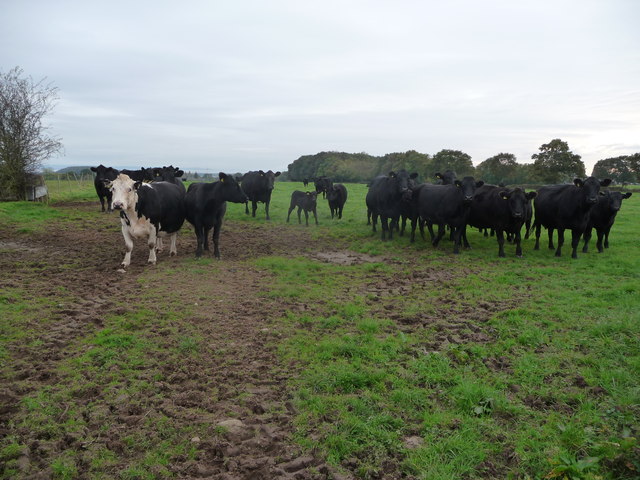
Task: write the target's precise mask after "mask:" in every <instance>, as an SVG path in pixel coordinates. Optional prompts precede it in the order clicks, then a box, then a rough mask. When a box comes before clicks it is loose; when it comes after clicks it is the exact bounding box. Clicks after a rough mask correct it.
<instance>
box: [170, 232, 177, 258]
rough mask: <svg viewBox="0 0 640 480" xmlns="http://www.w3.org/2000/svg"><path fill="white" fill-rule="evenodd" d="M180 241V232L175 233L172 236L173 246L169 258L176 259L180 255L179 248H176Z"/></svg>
mask: <svg viewBox="0 0 640 480" xmlns="http://www.w3.org/2000/svg"><path fill="white" fill-rule="evenodd" d="M177 240H178V232H173V233H172V234H171V246H170V247H169V256H170V257H174V256H177V255H178V248H177V246H176V243H177Z"/></svg>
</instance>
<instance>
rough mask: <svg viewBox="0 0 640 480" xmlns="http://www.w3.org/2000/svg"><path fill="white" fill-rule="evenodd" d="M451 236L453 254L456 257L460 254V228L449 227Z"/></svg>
mask: <svg viewBox="0 0 640 480" xmlns="http://www.w3.org/2000/svg"><path fill="white" fill-rule="evenodd" d="M451 236H452V237H453V253H454V254H455V255H458V254H459V253H460V237H461V236H462V229H461V228H460V227H451Z"/></svg>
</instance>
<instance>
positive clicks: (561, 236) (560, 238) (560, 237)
mask: <svg viewBox="0 0 640 480" xmlns="http://www.w3.org/2000/svg"><path fill="white" fill-rule="evenodd" d="M549 231H553V230H552V229H549ZM551 245H553V244H551ZM563 245H564V228H558V248H557V249H556V257H561V256H562V246H563ZM549 248H553V246H550V247H549Z"/></svg>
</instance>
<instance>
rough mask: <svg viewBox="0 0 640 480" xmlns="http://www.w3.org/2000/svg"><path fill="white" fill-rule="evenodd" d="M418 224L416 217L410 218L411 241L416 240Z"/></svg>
mask: <svg viewBox="0 0 640 480" xmlns="http://www.w3.org/2000/svg"><path fill="white" fill-rule="evenodd" d="M417 225H418V219H417V218H412V219H411V243H413V242H415V241H416V226H417Z"/></svg>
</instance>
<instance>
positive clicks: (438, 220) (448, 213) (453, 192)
mask: <svg viewBox="0 0 640 480" xmlns="http://www.w3.org/2000/svg"><path fill="white" fill-rule="evenodd" d="M482 185H484V182H483V181H482V180H479V181H475V180H474V179H473V177H464V178H463V179H462V181H460V180H455V182H454V183H453V185H422V187H421V188H420V193H419V198H418V210H419V213H420V219H421V221H424V222H425V223H426V224H427V225H428V227H429V233H430V234H431V243H432V245H433V246H434V247H436V246H438V243H440V240H441V239H442V237H443V235H444V231H445V226H446V225H448V226H450V227H451V230H452V232H451V233H452V235H453V253H459V252H460V238H461V236H462V233H463V232H464V229H465V227H466V225H467V218H468V216H469V211H470V209H471V202H472V201H473V198H474V195H475V191H476V189H477V188H479V187H481V186H482ZM434 224H436V225H438V235H437V236H434V234H433V228H432V225H434Z"/></svg>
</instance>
